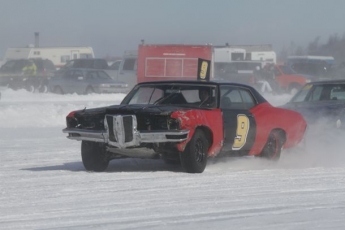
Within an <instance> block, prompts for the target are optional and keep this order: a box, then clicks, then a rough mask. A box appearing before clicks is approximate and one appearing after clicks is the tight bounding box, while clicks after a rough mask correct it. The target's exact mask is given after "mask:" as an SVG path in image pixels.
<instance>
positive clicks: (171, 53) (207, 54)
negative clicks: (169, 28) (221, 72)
mask: <svg viewBox="0 0 345 230" xmlns="http://www.w3.org/2000/svg"><path fill="white" fill-rule="evenodd" d="M199 58H202V59H206V60H210V61H211V63H213V48H212V46H211V45H146V44H141V45H139V49H138V69H137V81H138V83H139V82H145V81H158V80H173V79H179V80H181V79H185V80H196V79H197V68H198V59H199ZM211 65H212V64H211ZM212 70H213V66H211V78H212V77H213V74H212Z"/></svg>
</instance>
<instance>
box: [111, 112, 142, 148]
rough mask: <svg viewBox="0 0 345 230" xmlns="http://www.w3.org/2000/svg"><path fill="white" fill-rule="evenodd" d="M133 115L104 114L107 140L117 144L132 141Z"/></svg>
mask: <svg viewBox="0 0 345 230" xmlns="http://www.w3.org/2000/svg"><path fill="white" fill-rule="evenodd" d="M133 119H135V116H134V115H106V121H107V125H108V128H107V130H108V136H109V141H111V142H116V143H119V144H125V143H129V142H132V141H133V139H134V128H135V127H134V126H135V125H134V124H135V123H136V122H134V121H133Z"/></svg>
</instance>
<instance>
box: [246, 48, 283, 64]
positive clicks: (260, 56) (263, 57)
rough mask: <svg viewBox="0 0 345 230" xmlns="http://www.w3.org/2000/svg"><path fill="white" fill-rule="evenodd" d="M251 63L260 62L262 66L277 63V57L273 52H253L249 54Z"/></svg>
mask: <svg viewBox="0 0 345 230" xmlns="http://www.w3.org/2000/svg"><path fill="white" fill-rule="evenodd" d="M251 61H260V62H262V63H263V64H266V63H273V64H276V63H277V55H276V53H275V52H274V51H263V52H260V51H255V52H251Z"/></svg>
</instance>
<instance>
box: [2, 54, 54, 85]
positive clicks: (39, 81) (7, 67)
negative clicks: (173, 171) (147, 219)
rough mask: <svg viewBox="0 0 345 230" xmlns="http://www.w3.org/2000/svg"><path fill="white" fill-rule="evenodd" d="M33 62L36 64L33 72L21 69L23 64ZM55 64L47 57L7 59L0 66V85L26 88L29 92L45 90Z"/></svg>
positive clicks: (26, 64)
mask: <svg viewBox="0 0 345 230" xmlns="http://www.w3.org/2000/svg"><path fill="white" fill-rule="evenodd" d="M30 62H33V63H34V64H35V66H36V73H35V74H27V73H25V72H24V71H23V69H24V67H25V66H28V65H30ZM55 70H56V69H55V66H54V64H53V62H52V61H50V60H48V59H18V60H9V61H7V62H6V63H5V64H4V65H2V66H1V68H0V86H3V87H4V86H6V87H8V88H11V89H13V90H18V89H26V90H28V91H30V92H34V91H36V90H37V91H39V92H47V90H48V87H47V83H48V80H49V78H50V77H52V76H53V73H54V71H55Z"/></svg>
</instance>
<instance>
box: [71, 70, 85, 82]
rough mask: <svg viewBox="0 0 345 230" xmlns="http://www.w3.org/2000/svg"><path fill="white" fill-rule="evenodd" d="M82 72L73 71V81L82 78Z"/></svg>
mask: <svg viewBox="0 0 345 230" xmlns="http://www.w3.org/2000/svg"><path fill="white" fill-rule="evenodd" d="M83 76H84V75H83V72H82V71H80V70H77V71H74V74H73V79H75V80H78V78H79V77H83Z"/></svg>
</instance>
